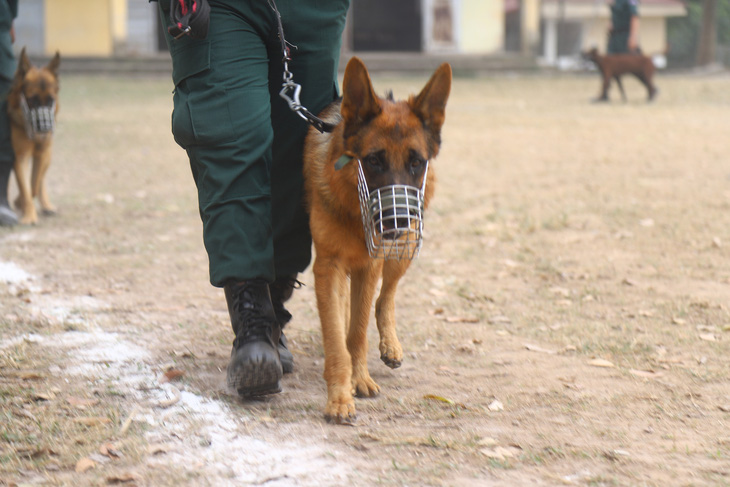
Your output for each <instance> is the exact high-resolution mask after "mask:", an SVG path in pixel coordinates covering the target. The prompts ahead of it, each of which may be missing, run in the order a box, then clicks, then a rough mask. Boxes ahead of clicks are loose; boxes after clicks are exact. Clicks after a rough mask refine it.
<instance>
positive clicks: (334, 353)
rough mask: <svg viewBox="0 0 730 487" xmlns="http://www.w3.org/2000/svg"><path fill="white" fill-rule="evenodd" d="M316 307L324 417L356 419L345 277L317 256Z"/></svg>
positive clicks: (331, 262)
mask: <svg viewBox="0 0 730 487" xmlns="http://www.w3.org/2000/svg"><path fill="white" fill-rule="evenodd" d="M312 271H313V273H314V290H315V294H316V295H317V308H318V309H319V319H320V321H321V323H322V344H323V346H324V380H325V382H327V406H326V407H325V411H324V415H325V418H327V420H329V421H333V422H336V423H343V422H349V421H352V420H354V419H355V401H354V399H353V397H352V383H351V378H352V362H351V359H350V353H349V352H348V351H347V344H346V338H345V328H346V323H345V312H346V310H345V304H346V298H345V294H342V290H343V289H345V288H346V285H347V274H346V271H345V269H344V268H342V266H341V265H338V260H337V259H335V258H326V257H325V256H322V255H317V258H316V259H315V261H314V265H313V266H312Z"/></svg>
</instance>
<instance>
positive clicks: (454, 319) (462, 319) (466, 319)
mask: <svg viewBox="0 0 730 487" xmlns="http://www.w3.org/2000/svg"><path fill="white" fill-rule="evenodd" d="M446 322H447V323H479V318H474V317H472V316H448V317H447V318H446Z"/></svg>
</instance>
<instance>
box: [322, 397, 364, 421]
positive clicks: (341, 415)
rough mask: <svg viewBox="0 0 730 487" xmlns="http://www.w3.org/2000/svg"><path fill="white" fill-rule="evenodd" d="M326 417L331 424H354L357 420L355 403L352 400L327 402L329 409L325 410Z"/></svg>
mask: <svg viewBox="0 0 730 487" xmlns="http://www.w3.org/2000/svg"><path fill="white" fill-rule="evenodd" d="M324 417H325V419H326V420H327V421H328V422H330V423H335V424H352V423H353V422H354V421H355V419H357V414H356V413H355V401H354V400H353V399H352V397H350V400H349V401H348V400H346V399H342V400H334V399H330V400H328V401H327V407H326V408H325V410H324Z"/></svg>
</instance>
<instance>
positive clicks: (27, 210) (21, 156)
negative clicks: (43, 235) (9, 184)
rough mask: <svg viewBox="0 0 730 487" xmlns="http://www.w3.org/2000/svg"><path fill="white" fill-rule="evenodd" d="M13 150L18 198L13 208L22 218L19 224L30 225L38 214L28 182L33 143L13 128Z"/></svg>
mask: <svg viewBox="0 0 730 487" xmlns="http://www.w3.org/2000/svg"><path fill="white" fill-rule="evenodd" d="M12 140H13V150H14V151H15V165H14V166H13V169H14V170H15V180H16V181H17V182H18V197H17V198H16V199H15V206H16V207H17V208H18V209H19V210H20V211H21V213H22V214H23V216H22V217H21V218H20V223H22V224H24V225H31V224H34V223H36V222H37V221H38V214H37V213H36V211H35V204H34V203H33V193H32V190H31V187H30V182H29V181H28V174H27V173H28V170H27V169H26V168H27V166H28V161H29V159H30V156H31V152H32V151H33V143H32V142H31V141H29V140H28V139H26V138H25V136H24V135H22V134H20V133H19V132H18V131H16V130H15V128H13V129H12Z"/></svg>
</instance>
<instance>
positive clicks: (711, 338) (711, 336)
mask: <svg viewBox="0 0 730 487" xmlns="http://www.w3.org/2000/svg"><path fill="white" fill-rule="evenodd" d="M700 340H704V341H706V342H715V341H717V340H716V339H715V335H714V334H712V333H700Z"/></svg>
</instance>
